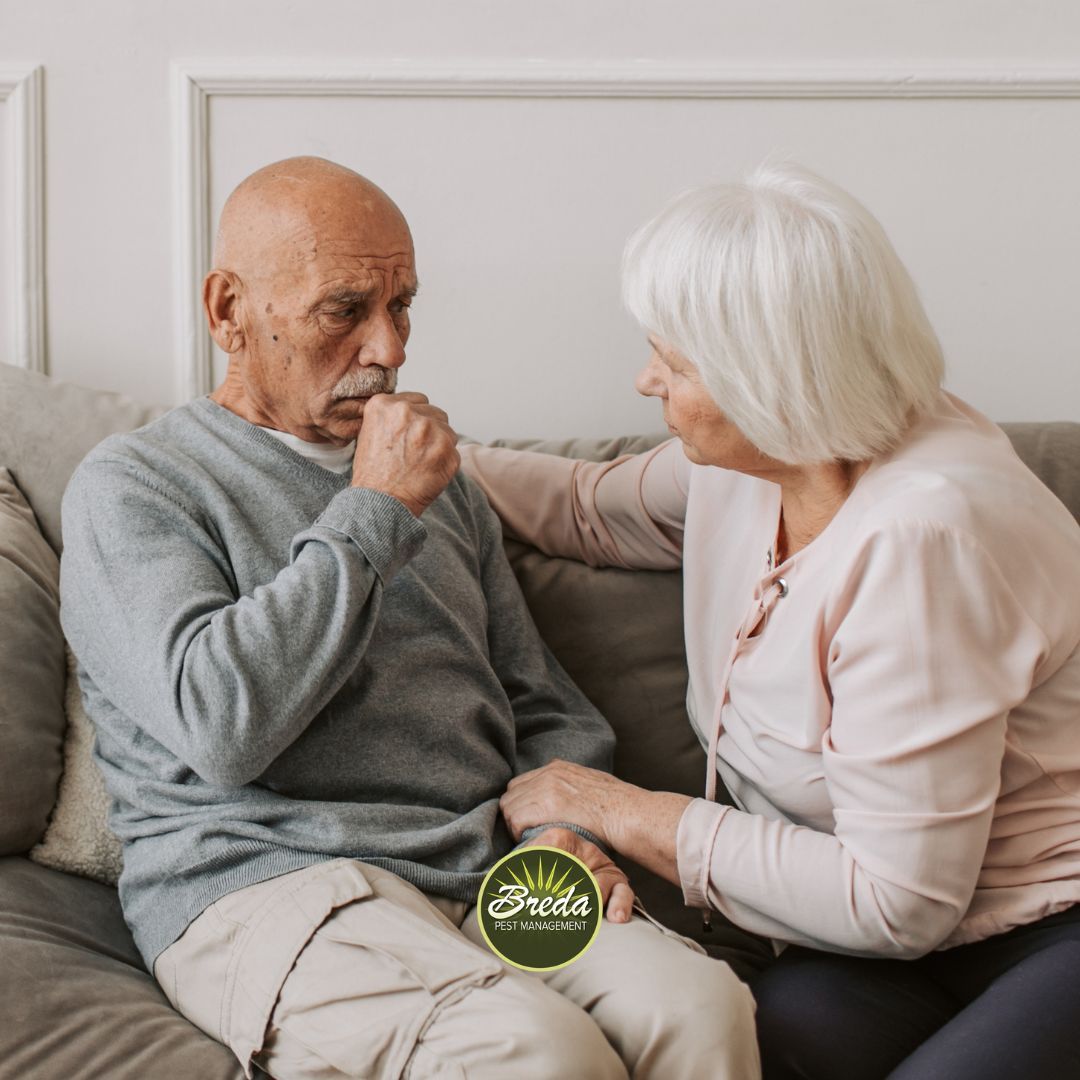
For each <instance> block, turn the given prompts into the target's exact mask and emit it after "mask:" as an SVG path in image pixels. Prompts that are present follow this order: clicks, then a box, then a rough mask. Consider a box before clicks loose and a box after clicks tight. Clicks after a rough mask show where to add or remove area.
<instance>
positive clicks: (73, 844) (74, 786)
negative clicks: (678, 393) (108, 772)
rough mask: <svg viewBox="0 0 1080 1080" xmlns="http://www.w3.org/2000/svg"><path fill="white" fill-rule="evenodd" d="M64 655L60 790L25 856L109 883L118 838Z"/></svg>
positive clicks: (114, 875) (116, 871)
mask: <svg viewBox="0 0 1080 1080" xmlns="http://www.w3.org/2000/svg"><path fill="white" fill-rule="evenodd" d="M64 651H65V653H66V655H67V690H66V693H65V695H64V711H65V712H66V713H67V722H68V724H67V732H66V734H65V736H64V771H63V773H62V774H61V776H60V791H59V794H58V795H57V799H56V806H55V807H54V808H53V812H52V816H51V817H50V818H49V824H48V827H47V828H46V830H45V836H44V839H43V840H42V841H41V843H40V844H37V845H36V846H35V847H33V848H31V849H30V858H31V859H33V860H34V861H35V862H39V863H41V864H42V865H43V866H51V867H52V868H53V869H54V870H63V871H65V872H66V873H69V874H79V875H80V876H82V877H88V878H93V879H94V880H95V881H100V882H102V883H103V884H105V885H115V884H116V882H117V880H118V879H119V877H120V871H121V869H122V868H123V856H122V854H121V844H120V841H119V840H117V838H116V837H115V836H113V834H112V833H111V832H110V831H109V826H108V824H107V819H108V814H109V795H108V793H107V792H106V790H105V780H104V778H103V777H102V775H101V770H100V769H99V768H98V767H97V765H95V764H94V761H93V759H92V757H91V753H92V751H93V748H94V727H93V724H92V723H91V722H90V719H89V717H87V715H86V713H85V712H84V711H83V703H82V691H81V690H80V689H79V680H78V678H77V677H76V675H75V657H74V656H73V655H72V653H71V650H70V649H69V648H67V647H66V646H65V649H64Z"/></svg>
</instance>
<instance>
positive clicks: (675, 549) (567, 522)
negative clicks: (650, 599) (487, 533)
mask: <svg viewBox="0 0 1080 1080" xmlns="http://www.w3.org/2000/svg"><path fill="white" fill-rule="evenodd" d="M458 449H459V450H460V452H461V463H462V468H463V469H464V470H465V471H466V472H467V473H468V474H469V475H470V476H471V477H472V478H473V479H474V480H475V481H476V482H477V483H478V484H479V485H480V486H481V487H482V488H483V489H484V492H485V493H486V495H487V497H488V499H489V501H490V502H491V505H492V506H493V507H494V509H495V511H496V513H497V514H498V515H499V517H500V518H501V519H502V522H503V529H504V531H505V532H506V534H507V535H508V536H511V537H513V538H514V539H517V540H523V541H525V542H526V543H529V544H532V545H533V546H534V547H537V548H539V549H540V550H541V551H543V552H545V553H546V554H548V555H561V556H565V557H568V558H572V559H578V560H580V561H581V562H585V563H588V564H589V565H590V566H620V567H623V568H626V569H646V570H671V569H676V568H677V567H679V566H680V565H681V563H682V539H683V523H684V521H685V518H686V497H687V490H688V487H689V478H690V463H689V462H688V461H687V459H686V455H685V454H684V453H683V452H682V446H681V444H680V443H679V441H678V440H677V439H671V440H669V441H667V442H665V443H662V444H661V445H660V446H658V447H656V448H655V449H654V450H650V451H648V452H647V453H644V454H627V455H624V456H623V457H620V458H616V460H614V461H605V462H596V461H576V460H573V459H571V458H563V457H558V456H556V455H554V454H539V453H533V452H531V451H524V450H507V449H504V448H497V447H487V446H477V445H475V444H472V443H469V444H464V445H462V446H460V447H459V448H458Z"/></svg>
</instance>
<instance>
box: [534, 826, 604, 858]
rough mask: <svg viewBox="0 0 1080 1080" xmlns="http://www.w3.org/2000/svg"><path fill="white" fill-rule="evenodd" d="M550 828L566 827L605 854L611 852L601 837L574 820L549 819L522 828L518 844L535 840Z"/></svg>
mask: <svg viewBox="0 0 1080 1080" xmlns="http://www.w3.org/2000/svg"><path fill="white" fill-rule="evenodd" d="M548 829H566V830H567V831H568V832H572V833H575V834H576V835H578V836H580V837H581V838H582V839H583V840H588V842H589V843H590V844H595V845H596V846H597V847H598V848H599V849H600V850H601V851H602V852H603V853H604V854H605V855H610V854H611V851H610V849H609V848H608V846H607V844H605V843H604V841H603V840H601V839H600V837H598V836H596V835H595V834H594V833H591V832H589V830H588V829H585V828H582V826H580V825H575V824H574V823H573V822H572V821H549V822H547V823H546V824H544V825H530V826H529V827H528V828H527V829H522V831H521V841H520V843H519V844H518V846H519V847H520V846H521V844H527V843H528V842H529V841H530V840H533V839H534V838H535V837H537V836H539V835H540V834H541V833H543V832H546V831H547V830H548Z"/></svg>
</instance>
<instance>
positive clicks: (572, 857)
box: [476, 844, 605, 971]
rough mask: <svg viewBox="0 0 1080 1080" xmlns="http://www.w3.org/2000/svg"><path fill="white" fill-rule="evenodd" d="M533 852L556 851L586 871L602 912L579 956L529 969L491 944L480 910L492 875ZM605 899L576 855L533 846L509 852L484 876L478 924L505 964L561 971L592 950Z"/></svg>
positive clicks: (602, 915)
mask: <svg viewBox="0 0 1080 1080" xmlns="http://www.w3.org/2000/svg"><path fill="white" fill-rule="evenodd" d="M531 851H554V852H555V853H556V854H558V855H563V856H565V857H566V858H568V859H570V860H571V861H572V862H575V863H577V864H578V866H580V867H581V869H582V870H584V871H585V873H586V875H587V876H588V879H589V881H590V882H591V883H592V887H593V891H594V892H595V893H596V906H597V909H598V910H599V912H600V918H599V919H597V920H596V927H595V929H594V930H593V932H592V937H590V938H589V940H588V941H587V942H586V943H585V948H583V949H582V950H581V952H579V953H578V954H577V956H572V957H571V958H570V959H569V960H564V961H563V962H562V963H561V964H554V965H553V966H552V967H528V966H527V965H525V964H519V963H517V962H516V961H514V960H511V959H510V957H508V956H506V955H504V954H503V953H502V952H500V951H499V950H498V949H497V948H495V946H494V945H493V944H492V943H491V938H489V937H488V932H487V930H486V929H485V928H484V918H483V914H482V912H481V910H480V901H481V900H482V899H483V896H484V890H485V889H486V888H487V883H488V881H490V880H491V875H492V874H494V873H495V871H496V870H498V869H499V867H500V866H502V865H503V863H505V862H508V861H509V860H510V859H512V858H513V857H514V856H515V855H523V854H525V853H526V852H531ZM604 917H605V916H604V899H603V896H602V895H601V892H600V883H599V882H598V881H597V880H596V875H595V874H594V873H593V872H592V871H591V870H590V869H589V868H588V867H587V866H586V865H585V864H584V863H583V862H582V861H581V860H580V859H579V858H578V857H577V856H576V855H574V854H572V853H571V852H569V851H567V850H566V849H565V848H558V847H549V846H548V845H547V844H531V845H530V846H529V847H527V848H514V850H513V851H508V852H507V853H506V854H505V855H504V856H503V857H502V858H501V859H500V860H499V861H498V862H497V863H495V864H494V865H493V866H492V867H491V869H490V870H489V871H488V872H487V873H486V874H485V875H484V880H483V881H482V882H480V891H479V892H478V893H477V894H476V922H477V924H478V925H479V927H480V933H481V934H483V935H484V940H485V941H486V942H487V946H488V948H489V949H490V950H491V951H492V952H493V953H494V954H495V955H496V956H497V957H498V958H499V959H500V960H502V961H503V963H506V964H510V965H511V966H512V967H516V968H518V969H519V970H521V971H559V970H560V969H562V968H564V967H569V966H570V965H571V964H574V963H576V962H577V961H578V960H580V959H581V958H582V957H583V956H584V955H585V954H586V953H587V952H588V951H589V949H591V948H592V944H593V942H594V941H595V940H596V935H597V934H599V933H600V924H601V923H602V922H603V921H604Z"/></svg>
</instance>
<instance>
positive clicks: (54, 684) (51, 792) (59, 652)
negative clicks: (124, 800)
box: [0, 468, 64, 855]
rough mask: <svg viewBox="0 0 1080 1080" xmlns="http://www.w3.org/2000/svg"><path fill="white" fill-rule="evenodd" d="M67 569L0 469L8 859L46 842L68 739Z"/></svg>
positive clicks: (0, 648) (2, 831) (3, 797)
mask: <svg viewBox="0 0 1080 1080" xmlns="http://www.w3.org/2000/svg"><path fill="white" fill-rule="evenodd" d="M59 580H60V563H59V562H58V560H57V558H56V552H54V551H53V549H52V548H51V547H49V545H48V544H47V543H46V542H45V538H44V537H43V536H42V535H41V532H40V530H39V529H38V523H37V521H36V519H35V517H34V512H33V510H31V509H30V505H29V503H28V502H27V501H26V499H25V498H24V497H23V493H22V491H21V489H20V488H19V487H18V486H17V485H16V483H15V478H14V476H12V474H11V473H10V472H9V471H8V470H7V469H5V468H0V855H14V854H22V853H23V852H24V851H26V850H27V848H29V847H30V846H31V844H35V843H37V841H38V840H40V839H41V837H42V835H43V834H44V832H45V823H46V821H47V820H48V817H49V810H50V808H51V807H52V805H53V803H54V802H55V800H56V785H57V781H58V780H59V778H60V760H61V744H62V741H63V737H64V702H63V698H64V635H63V634H62V633H61V630H60V607H59V605H60V591H59Z"/></svg>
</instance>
